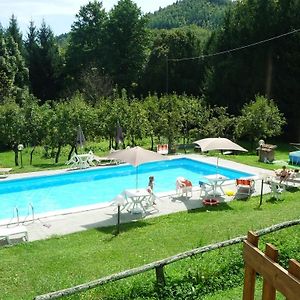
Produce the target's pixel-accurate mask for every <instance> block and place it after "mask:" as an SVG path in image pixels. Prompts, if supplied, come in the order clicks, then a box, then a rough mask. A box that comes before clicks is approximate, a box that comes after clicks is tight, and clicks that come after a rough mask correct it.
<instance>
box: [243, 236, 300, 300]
mask: <svg viewBox="0 0 300 300" xmlns="http://www.w3.org/2000/svg"><path fill="white" fill-rule="evenodd" d="M257 246H258V235H257V234H255V233H253V232H251V231H249V232H248V238H247V240H246V241H244V252H243V253H244V261H245V280H244V291H243V300H254V294H255V280H256V273H259V274H260V275H261V276H262V277H263V290H262V298H261V299H262V300H275V299H276V291H279V292H280V293H282V294H283V295H284V296H285V297H286V299H287V300H299V299H300V264H299V262H297V261H296V260H294V259H291V260H290V261H289V268H288V270H285V269H284V268H282V267H281V266H280V265H279V264H278V263H277V262H278V250H277V249H276V248H275V247H274V246H273V245H271V244H266V250H265V253H263V252H262V251H260V250H259V249H258V248H257Z"/></svg>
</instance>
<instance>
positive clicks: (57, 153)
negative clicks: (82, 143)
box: [55, 145, 61, 164]
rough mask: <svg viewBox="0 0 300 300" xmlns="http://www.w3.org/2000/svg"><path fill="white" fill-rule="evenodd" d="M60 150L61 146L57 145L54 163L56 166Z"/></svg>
mask: <svg viewBox="0 0 300 300" xmlns="http://www.w3.org/2000/svg"><path fill="white" fill-rule="evenodd" d="M60 150H61V146H60V145H59V146H58V148H57V152H56V155H55V163H56V164H57V163H58V158H59V155H60Z"/></svg>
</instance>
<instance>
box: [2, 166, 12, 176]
mask: <svg viewBox="0 0 300 300" xmlns="http://www.w3.org/2000/svg"><path fill="white" fill-rule="evenodd" d="M11 170H12V168H0V178H6V177H7V176H8V173H9V172H10V171H11Z"/></svg>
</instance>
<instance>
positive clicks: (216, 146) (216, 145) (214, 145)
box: [193, 137, 248, 169]
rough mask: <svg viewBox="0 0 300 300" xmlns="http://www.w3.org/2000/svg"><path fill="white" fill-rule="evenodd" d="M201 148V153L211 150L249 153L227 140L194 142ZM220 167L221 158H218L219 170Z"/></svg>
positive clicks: (208, 139) (214, 139)
mask: <svg viewBox="0 0 300 300" xmlns="http://www.w3.org/2000/svg"><path fill="white" fill-rule="evenodd" d="M193 143H194V144H197V145H198V146H200V148H201V151H202V152H204V151H210V150H227V151H243V152H248V150H246V149H245V148H243V147H241V146H240V145H238V144H236V143H234V142H232V141H231V140H229V139H226V138H220V137H219V138H206V139H201V140H198V141H195V142H193ZM218 165H219V156H218V157H217V169H218Z"/></svg>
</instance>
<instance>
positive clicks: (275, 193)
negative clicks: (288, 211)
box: [270, 181, 285, 200]
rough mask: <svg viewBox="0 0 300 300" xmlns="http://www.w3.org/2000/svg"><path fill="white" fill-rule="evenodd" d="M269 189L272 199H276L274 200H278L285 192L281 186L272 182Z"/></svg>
mask: <svg viewBox="0 0 300 300" xmlns="http://www.w3.org/2000/svg"><path fill="white" fill-rule="evenodd" d="M270 189H271V193H272V197H274V198H276V200H280V199H281V195H282V193H283V192H284V191H285V188H284V186H281V185H280V184H278V183H276V182H274V181H271V182H270Z"/></svg>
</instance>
